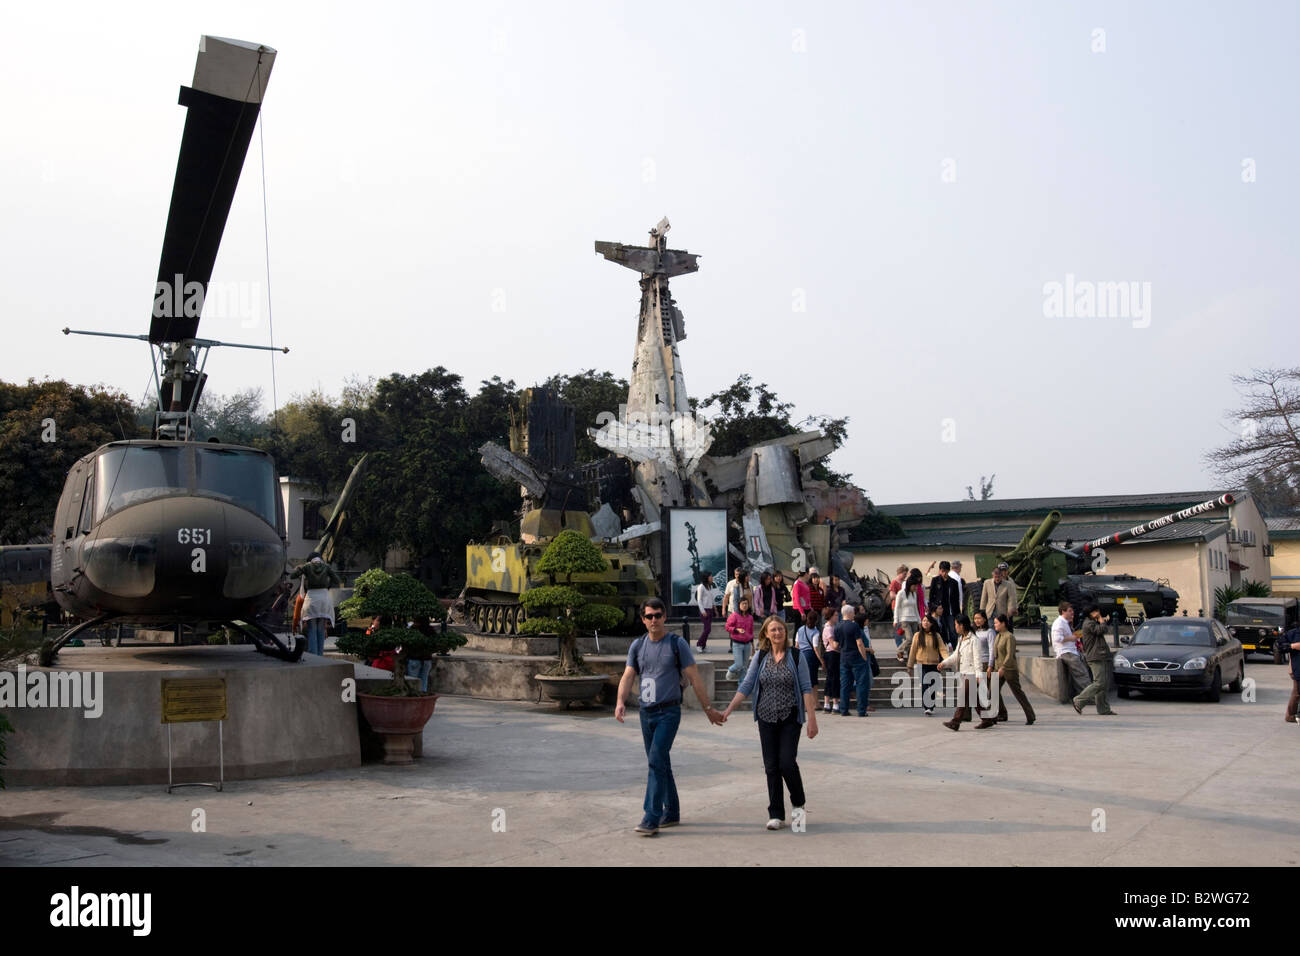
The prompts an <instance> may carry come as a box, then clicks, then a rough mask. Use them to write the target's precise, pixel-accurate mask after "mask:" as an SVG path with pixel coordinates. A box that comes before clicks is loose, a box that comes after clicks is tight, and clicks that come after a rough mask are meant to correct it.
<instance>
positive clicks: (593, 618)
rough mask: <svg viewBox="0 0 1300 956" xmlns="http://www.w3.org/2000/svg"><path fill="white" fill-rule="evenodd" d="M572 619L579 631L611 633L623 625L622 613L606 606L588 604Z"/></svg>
mask: <svg viewBox="0 0 1300 956" xmlns="http://www.w3.org/2000/svg"><path fill="white" fill-rule="evenodd" d="M573 619H574V621H575V622H576V623H577V625H578V629H579V630H581V631H611V630H613V629H614V628H616V627H618V626H619V625H620V624H622V623H623V612H622V611H620V610H619V609H618V608H616V607H610V606H609V605H608V604H588V605H587V606H586V607H582V608H579V609H578V612H577V613H576V614H574V616H573Z"/></svg>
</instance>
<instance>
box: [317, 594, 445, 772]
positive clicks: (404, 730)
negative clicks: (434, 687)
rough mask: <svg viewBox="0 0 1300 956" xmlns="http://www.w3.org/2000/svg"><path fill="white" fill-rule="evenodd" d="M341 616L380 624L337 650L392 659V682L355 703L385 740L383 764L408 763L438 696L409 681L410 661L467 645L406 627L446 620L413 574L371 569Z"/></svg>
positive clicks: (353, 633) (340, 642)
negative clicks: (416, 622) (389, 655)
mask: <svg viewBox="0 0 1300 956" xmlns="http://www.w3.org/2000/svg"><path fill="white" fill-rule="evenodd" d="M339 610H340V611H341V612H342V614H343V616H344V617H345V618H347V617H357V616H362V617H369V618H377V619H378V624H377V626H376V627H373V628H371V629H370V630H368V631H366V632H356V631H351V630H350V631H348V633H347V634H345V635H344V636H342V637H340V638H339V640H338V648H339V650H340V651H342V652H343V653H344V654H354V655H357V656H359V657H363V658H367V659H369V658H372V657H375V656H377V655H379V654H382V653H384V652H389V653H392V654H393V679H392V681H391V682H390V683H389V684H388V685H387V686H384V687H379V688H374V689H372V690H370V691H369V692H365V693H358V694H357V703H358V704H359V705H360V707H361V713H362V715H363V716H364V717H365V718H366V721H367V722H368V723H369V724H370V726H371V728H373V729H374V731H375V732H376V733H378V734H380V735H381V736H383V738H384V763H393V764H406V763H410V762H411V753H412V750H413V743H414V736H415V735H416V734H419V733H421V732H422V731H423V729H424V725H425V723H427V722H428V720H429V718H430V717H431V716H433V709H434V707H435V706H436V704H437V702H438V695H437V694H435V693H433V692H432V691H429V692H422V691H421V690H420V688H419V685H418V684H413V683H411V682H409V681H408V680H407V679H406V661H407V659H408V657H410V655H411V654H421V653H427V652H432V653H434V654H444V653H446V652H448V651H451V650H454V649H455V648H457V647H460V646H462V645H463V644H465V643H466V641H465V638H464V637H462V636H461V635H460V634H457V633H456V632H454V631H447V632H443V631H441V630H440V629H435V628H432V627H430V628H427V629H425V630H420V629H418V628H416V627H407V626H406V623H407V622H408V621H413V620H416V619H425V620H428V621H429V622H435V621H437V622H440V621H442V620H443V619H444V618H445V617H446V611H445V610H444V609H443V606H442V603H441V602H440V601H439V600H438V598H437V596H436V595H435V594H434V593H433V592H432V591H430V590H429V589H428V588H426V587H425V586H424V585H423V584H421V583H420V582H419V581H417V580H416V579H415V578H413V577H411V575H409V574H389V573H388V572H387V571H384V570H382V569H381V568H372V569H371V570H369V571H367V572H365V573H364V574H362V575H361V576H360V577H358V578H357V582H356V589H355V590H354V591H353V593H352V597H350V598H348V599H347V600H346V601H344V602H343V603H342V604H341V605H340V606H339Z"/></svg>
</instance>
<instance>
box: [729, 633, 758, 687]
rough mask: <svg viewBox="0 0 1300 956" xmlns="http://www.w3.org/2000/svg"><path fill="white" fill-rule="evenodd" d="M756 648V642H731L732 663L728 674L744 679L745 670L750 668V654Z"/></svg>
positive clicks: (737, 678)
mask: <svg viewBox="0 0 1300 956" xmlns="http://www.w3.org/2000/svg"><path fill="white" fill-rule="evenodd" d="M753 648H754V642H753V641H750V642H748V643H746V644H742V643H740V641H732V642H731V660H732V665H731V666H730V667H728V668H727V676H728V677H731V676H733V675H734V676H735V678H736V680H744V678H745V671H747V670H749V655H750V652H751V651H752V650H753Z"/></svg>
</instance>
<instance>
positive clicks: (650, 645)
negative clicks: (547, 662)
mask: <svg viewBox="0 0 1300 956" xmlns="http://www.w3.org/2000/svg"><path fill="white" fill-rule="evenodd" d="M667 614H668V611H667V609H666V608H665V606H664V602H663V601H662V600H660V599H659V598H657V597H652V598H648V599H647V600H646V602H645V604H643V605H642V607H641V620H642V621H643V623H644V624H645V628H646V633H645V634H644V635H642V636H641V637H638V638H637V639H636V640H635V641H633V642H632V646H631V647H630V648H628V652H627V667H626V668H625V669H624V670H623V677H622V679H621V680H619V682H618V699H617V700H616V701H615V703H614V719H615V720H617V721H618V722H619V723H622V722H623V715H624V714H625V713H626V712H627V708H626V705H625V703H624V702H625V701H626V700H627V695H628V691H630V690H631V689H632V682H633V680H635V679H637V678H638V677H639V679H640V687H641V693H640V713H641V737H642V739H643V740H644V742H645V753H646V759H647V761H648V762H649V765H650V772H649V776H648V778H647V780H646V790H645V805H644V811H645V815H644V816H643V817H642V818H641V822H640V823H638V824H637V825H636V827H635V830H636V832H637V833H639V834H641V835H642V836H654V835H655V834H656V833H658V832H659V828H660V827H671V826H676V825H677V824H678V823H680V822H681V804H680V803H679V802H678V799H677V783H676V781H675V780H674V779H673V767H672V760H671V759H670V756H669V751H671V750H672V746H673V740H674V738H676V736H677V727H678V725H679V724H680V723H681V720H682V689H683V688H684V687H685V686H686V684H687V683H688V682H689V684H690V686H691V687H693V688H694V690H695V696H696V697H698V698H699V701H700V706H702V707H703V708H704V714H705V716H706V717H708V718H709V721H710V722H711V723H714V724H721V723H723V722H724V721H725V720H726V718H725V717H723V716H722V714H721V712H719V711H717V710H714V708H713V704H712V702H711V701H710V700H709V697H708V694H707V693H705V689H704V682H703V681H702V680H700V670H699V668H698V667H696V666H695V658H694V657H693V656H692V655H691V647H690V644H689V643H687V641H686V639H685V638H683V637H682V636H681V635H680V634H669V633H668V631H667V626H666V625H667Z"/></svg>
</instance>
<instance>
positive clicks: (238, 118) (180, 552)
mask: <svg viewBox="0 0 1300 956" xmlns="http://www.w3.org/2000/svg"><path fill="white" fill-rule="evenodd" d="M275 55H276V51H275V50H273V49H271V48H270V47H267V46H263V45H259V44H254V43H246V42H244V41H240V40H231V39H225V38H221V37H211V36H204V37H203V38H202V39H201V40H200V43H199V53H198V59H197V62H196V64H195V69H194V82H193V85H192V86H188V87H185V86H183V87H181V91H180V105H182V106H184V107H186V116H185V127H184V132H183V133H182V138H181V146H180V153H179V156H178V158H177V161H176V178H175V182H174V184H173V187H172V196H171V206H170V208H169V210H168V214H167V226H166V229H165V232H164V236H163V245H162V254H161V257H160V260H159V266H158V282H157V285H156V286H155V298H154V306H153V311H152V317H151V320H150V325H149V332H148V334H147V335H127V334H119V333H110V332H88V331H84V330H73V329H64V330H63V332H64V334H65V335H66V334H84V335H99V336H107V337H111V338H126V339H139V340H143V341H147V342H148V343H149V346H150V356H151V360H152V362H153V363H154V368H153V383H154V388H155V391H156V393H157V410H156V411H155V414H154V428H153V437H152V438H150V439H137V440H125V441H115V442H110V443H109V444H107V445H104V446H102V447H100V448H98V449H96V450H95V451H93V452H91V453H90V454H88V455H86V456H84V457H83V458H81V459H80V460H79V461H77V462H76V463H75V464H74V465H73V466H72V468H71V470H70V471H69V472H68V476H67V479H66V480H65V483H64V487H63V492H62V494H61V495H60V497H59V503H58V506H57V508H56V510H55V515H54V530H53V540H52V545H51V554H50V583H51V586H52V589H53V595H54V599H55V601H56V602H57V603H58V604H59V606H60V607H61V608H63V609H64V610H65V611H67V612H68V613H69V614H71V615H72V616H73V617H75V618H77V619H78V620H79V623H77V624H75V625H74V626H73V627H71V628H70V629H68V630H67V631H64V632H63V633H62V634H60V635H59V636H58V637H55V638H51V639H49V640H47V641H46V642H45V643H44V644H43V645H42V647H41V649H40V653H39V659H40V663H41V664H42V665H44V666H47V667H48V666H51V665H52V664H53V663H54V661H55V658H56V656H57V654H58V652H59V650H60V648H62V647H63V646H65V645H66V644H67V643H68V642H69V641H70V640H72V639H73V638H75V637H76V636H77V635H78V634H79V633H81V632H83V631H85V630H87V629H91V628H97V627H101V626H103V625H106V624H130V625H135V626H139V627H153V628H175V630H176V634H177V640H178V642H179V639H180V633H181V629H182V628H183V627H184V626H186V625H198V624H220V625H225V626H228V627H231V628H233V629H235V630H236V631H238V632H241V633H243V634H244V635H246V636H247V637H248V638H249V639H250V640H251V641H252V643H253V644H254V645H255V646H256V648H257V650H258V651H261V652H262V653H265V654H268V655H271V656H273V657H276V658H279V659H282V660H286V661H297V660H299V659H300V658H301V657H302V654H303V650H304V648H305V646H306V642H305V640H304V639H303V638H302V637H299V638H297V640H296V641H294V646H293V647H288V646H286V645H285V644H284V642H282V641H281V640H280V638H279V637H278V636H277V635H276V634H275V633H274V632H273V631H271V630H270V629H269V628H267V627H265V626H264V625H263V624H261V623H259V622H258V621H257V620H256V618H257V615H258V614H259V613H260V612H261V611H263V610H265V609H266V608H267V607H268V606H269V605H270V604H271V603H272V602H273V601H274V600H275V598H276V596H277V594H278V593H279V592H280V591H281V590H282V582H283V580H284V574H285V557H286V552H287V537H286V525H285V515H284V509H283V505H282V503H281V500H280V492H279V476H278V474H277V473H276V468H275V462H274V461H273V460H272V458H271V456H270V455H268V454H267V453H266V452H264V451H261V450H259V449H256V448H248V447H244V446H241V445H235V444H227V443H223V442H220V441H216V440H209V441H207V442H200V441H197V440H196V439H195V435H194V429H193V425H192V422H193V416H194V412H195V409H196V408H197V407H198V403H199V399H200V397H201V395H202V393H203V386H204V384H205V383H206V381H207V375H206V373H205V372H204V368H205V366H206V364H207V357H208V353H209V350H210V349H212V348H214V347H217V346H226V345H230V346H232V347H236V348H253V349H266V350H274V351H282V352H288V351H289V350H288V349H287V348H283V349H275V348H274V347H273V346H264V345H237V344H233V343H225V342H218V341H216V340H213V339H203V338H199V337H198V326H199V320H200V318H201V317H202V302H203V298H204V296H205V295H206V293H207V289H208V285H209V282H210V280H211V277H212V270H213V266H214V264H215V261H216V257H217V250H218V248H219V246H220V244H221V236H222V233H223V232H224V230H225V225H226V220H227V218H228V216H229V214H230V207H231V203H232V202H233V200H234V195H235V189H236V186H237V185H238V182H239V175H240V172H241V170H242V168H243V165H244V159H245V157H246V155H247V153H248V146H249V143H250V141H251V139H252V134H253V131H254V128H255V124H256V122H257V118H258V115H259V113H260V110H261V104H262V97H263V95H264V94H265V91H266V84H267V80H268V79H269V77H270V73H271V67H272V65H273V63H274V61H275Z"/></svg>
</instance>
